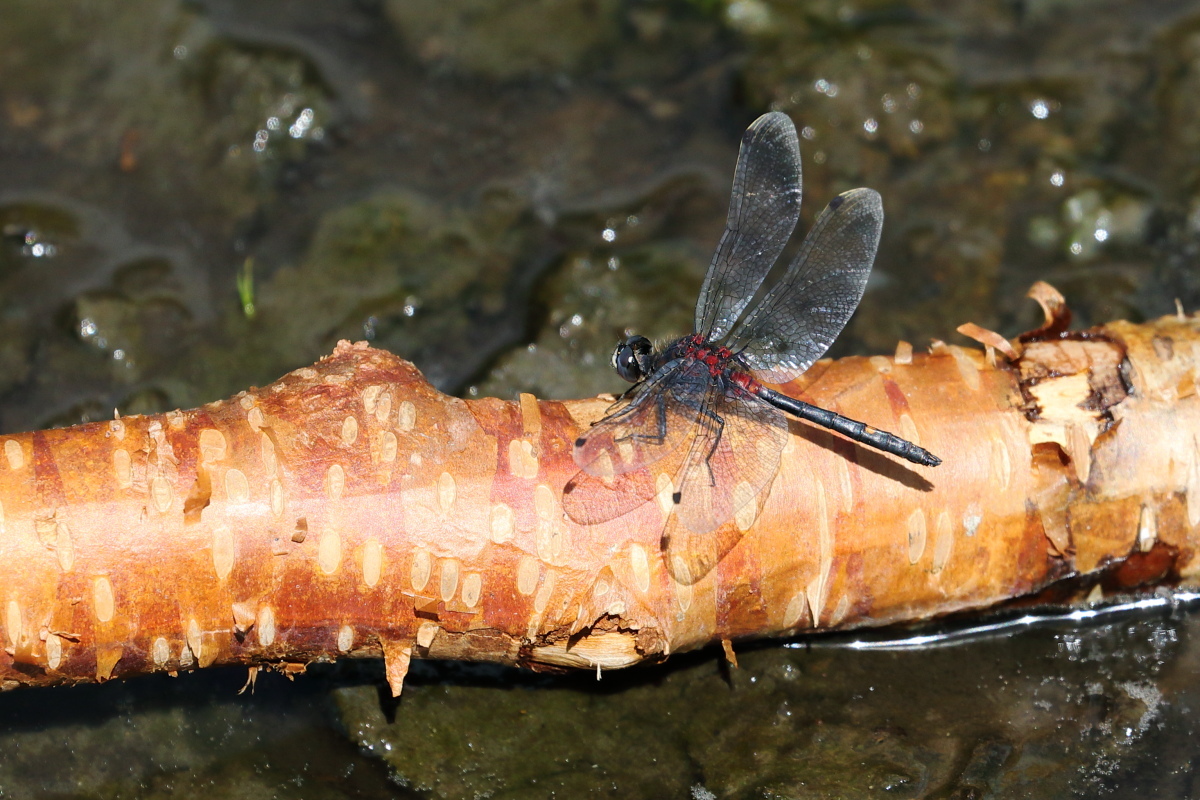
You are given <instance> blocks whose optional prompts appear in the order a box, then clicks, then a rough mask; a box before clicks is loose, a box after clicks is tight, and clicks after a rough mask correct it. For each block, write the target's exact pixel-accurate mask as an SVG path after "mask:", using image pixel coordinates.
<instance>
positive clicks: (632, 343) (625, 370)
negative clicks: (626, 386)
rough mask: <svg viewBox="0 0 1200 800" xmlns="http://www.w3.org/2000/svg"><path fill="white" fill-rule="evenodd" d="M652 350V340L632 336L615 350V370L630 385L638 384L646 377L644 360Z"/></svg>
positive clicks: (613, 355) (613, 363)
mask: <svg viewBox="0 0 1200 800" xmlns="http://www.w3.org/2000/svg"><path fill="white" fill-rule="evenodd" d="M650 349H651V347H650V340H649V339H647V338H646V337H645V336H630V337H629V338H628V339H626V340H625V341H623V342H621V343H620V344H618V345H617V348H616V349H615V350H613V354H612V365H613V369H615V370H616V371H617V374H618V375H620V376H621V377H622V378H624V379H625V380H627V381H629V382H630V383H637V382H638V381H640V380H641V379H642V378H644V377H646V371H645V364H644V360H645V358H646V356H647V355H649V353H650Z"/></svg>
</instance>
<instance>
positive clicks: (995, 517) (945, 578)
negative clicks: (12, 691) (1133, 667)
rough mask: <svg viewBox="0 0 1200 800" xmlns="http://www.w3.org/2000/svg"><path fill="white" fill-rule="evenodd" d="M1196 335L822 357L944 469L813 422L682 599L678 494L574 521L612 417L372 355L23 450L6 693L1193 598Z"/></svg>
mask: <svg viewBox="0 0 1200 800" xmlns="http://www.w3.org/2000/svg"><path fill="white" fill-rule="evenodd" d="M1043 299H1046V298H1045V297H1043ZM1050 299H1053V298H1050ZM1051 305H1053V303H1051ZM1047 313H1048V326H1050V325H1051V323H1052V322H1053V320H1052V317H1053V316H1054V313H1053V312H1052V311H1050V310H1048V312H1047ZM1198 327H1200V325H1198V323H1197V320H1196V318H1193V317H1180V316H1178V315H1176V316H1171V317H1169V318H1163V319H1161V320H1158V321H1156V322H1153V323H1148V324H1145V325H1133V324H1128V323H1123V322H1116V323H1112V324H1110V325H1106V326H1102V327H1100V328H1097V329H1094V330H1092V331H1088V332H1085V333H1082V334H1078V335H1073V336H1068V337H1066V338H1060V337H1059V335H1058V332H1057V331H1053V332H1052V333H1051V332H1048V331H1049V330H1050V329H1049V327H1048V328H1045V329H1042V332H1041V334H1042V340H1039V337H1038V336H1033V337H1029V338H1027V340H1026V341H1024V348H1023V350H1022V351H1021V354H1020V357H1019V358H1017V359H1015V360H1014V361H1012V362H1010V361H1009V360H1008V359H1006V358H1004V357H1002V356H993V358H991V359H987V358H985V356H984V354H983V353H981V352H978V351H975V350H971V349H965V348H961V347H957V346H953V345H945V344H941V345H940V346H938V347H936V348H934V354H932V355H930V354H921V353H917V354H914V355H912V357H911V363H907V362H908V360H909V359H908V353H907V348H897V352H898V353H900V351H901V350H902V349H903V350H904V353H903V354H902V355H901V357H899V358H892V357H880V356H876V357H874V358H870V359H867V358H847V359H843V360H841V361H836V362H821V363H819V364H818V365H816V366H815V367H814V368H813V369H812V370H810V371H809V373H808V374H806V375H805V376H804V378H803V379H802V381H800V382H798V383H797V384H796V385H794V386H792V387H788V388H789V389H790V391H791V392H792V393H795V394H797V395H798V396H800V397H802V398H803V399H805V400H807V401H809V402H813V403H816V404H819V405H822V406H825V407H828V408H832V409H834V410H836V411H839V412H841V413H844V414H847V415H851V416H853V417H855V418H857V419H862V420H865V421H867V422H869V423H870V424H872V425H877V426H879V427H882V428H885V429H889V430H893V431H896V432H897V433H899V434H901V435H903V436H905V437H906V438H909V439H912V440H913V441H915V442H917V443H919V444H921V445H922V446H924V447H926V448H928V449H930V450H931V451H932V452H934V453H936V454H937V455H939V456H941V457H942V459H943V460H944V463H943V465H942V466H941V467H939V468H937V469H926V468H920V467H913V466H911V465H909V464H907V463H903V462H899V461H897V460H895V459H892V458H890V457H888V456H884V455H880V454H878V453H875V452H872V451H868V450H865V449H863V448H860V447H858V446H855V445H853V444H851V443H849V442H847V441H844V440H842V439H840V438H838V437H837V436H836V435H835V434H831V433H828V432H825V431H821V430H814V429H812V428H809V427H806V426H803V425H799V424H797V425H796V426H794V427H793V435H792V436H791V438H790V441H789V444H788V446H787V448H786V450H785V452H784V455H783V459H782V463H781V465H780V469H779V474H778V477H777V479H776V481H775V483H774V485H773V487H772V489H771V491H770V494H769V497H767V498H766V500H765V502H764V503H762V505H761V511H760V513H759V514H758V515H757V517H754V515H753V514H746V513H740V514H738V515H737V517H736V519H734V520H731V521H730V522H729V523H728V524H727V525H726V526H725V528H724V529H723V530H722V532H721V534H720V540H721V541H723V542H726V543H727V544H729V545H731V549H729V550H728V552H727V553H726V554H725V555H724V557H723V558H722V559H721V560H720V562H719V563H717V565H716V567H715V568H714V569H712V570H711V572H709V573H708V574H707V575H705V576H704V577H703V578H701V579H700V580H698V581H696V582H695V583H694V584H690V585H689V584H685V583H680V582H679V581H678V580H677V578H678V577H680V576H679V573H678V572H673V571H672V570H671V569H668V565H667V564H666V563H665V560H664V550H663V547H662V543H661V541H660V535H661V533H662V530H663V524H664V517H663V509H662V507H661V506H660V505H659V504H658V503H656V502H650V503H648V504H646V505H645V506H643V507H641V508H639V509H637V510H635V511H634V512H632V513H630V514H628V515H626V516H625V517H623V518H620V519H617V520H614V521H612V522H609V523H605V524H601V525H596V526H592V527H590V528H588V527H583V526H580V525H578V524H576V523H575V522H573V521H571V520H570V519H568V518H566V517H565V516H564V514H563V512H562V505H561V496H562V490H563V486H564V484H565V483H566V481H567V480H568V479H570V478H571V476H572V475H573V474H574V472H575V466H574V464H573V462H572V460H571V442H572V441H573V440H574V439H575V438H576V436H577V435H578V433H579V431H580V429H581V427H582V426H585V425H586V424H587V423H588V422H589V421H591V420H594V419H596V418H597V417H598V416H599V415H600V414H601V413H602V412H603V411H604V409H605V407H606V406H607V402H606V401H602V400H585V401H577V402H566V403H560V402H549V401H536V400H535V399H534V398H532V397H528V396H522V398H521V399H520V401H519V402H513V403H508V402H502V401H499V400H492V399H485V400H475V401H465V400H458V399H454V398H449V397H446V396H443V395H441V394H439V393H437V392H436V391H434V390H433V389H432V388H431V387H430V386H429V385H428V384H427V383H426V382H425V381H424V380H423V378H422V377H421V376H420V374H419V373H418V372H417V371H416V370H415V369H414V368H413V367H412V365H410V364H408V363H407V362H404V361H402V360H401V359H399V358H396V357H394V356H392V355H389V354H387V353H385V352H382V351H378V350H373V349H370V348H368V347H366V346H365V345H350V344H346V343H343V344H341V345H339V346H338V348H337V350H336V351H335V352H334V353H333V354H332V355H331V356H329V357H327V358H325V359H323V360H322V361H321V362H319V363H318V364H316V365H314V366H313V367H306V368H303V369H300V370H297V371H295V372H293V373H291V374H289V375H286V376H284V377H283V378H281V379H280V380H279V381H277V382H276V383H273V384H271V385H270V386H267V387H264V388H262V389H256V390H252V391H249V392H243V393H242V394H239V395H238V396H236V397H234V398H232V399H230V400H228V401H222V402H217V403H211V404H209V405H207V406H204V407H202V408H199V409H196V410H193V411H176V412H172V413H169V414H164V415H160V416H154V417H126V418H122V419H119V420H113V421H110V422H104V423H95V424H90V425H81V426H78V427H74V428H69V429H65V430H49V431H39V432H34V433H24V434H15V435H6V436H3V437H0V611H2V614H0V624H2V625H3V631H2V637H3V645H4V650H3V652H2V653H0V682H2V685H3V686H4V687H6V688H11V687H15V686H19V685H30V684H38V685H44V684H53V683H66V682H77V681H96V680H106V679H109V678H113V677H119V676H128V675H135V674H140V673H145V672H152V671H161V670H170V671H176V670H184V669H193V668H200V667H206V666H209V665H212V664H228V663H244V664H249V665H271V664H274V665H283V666H284V667H285V668H287V669H289V670H293V671H294V670H295V669H297V668H298V666H297V665H302V664H304V663H307V662H310V661H313V660H318V659H332V658H337V657H341V656H345V655H350V656H372V657H383V658H384V659H385V661H386V664H387V674H388V680H389V682H390V683H391V684H392V687H393V689H394V691H397V692H398V691H399V690H400V688H401V685H402V682H403V679H404V675H405V673H406V671H407V669H408V664H409V660H410V658H427V657H434V658H457V659H474V660H487V661H496V662H502V663H508V664H518V665H522V666H526V667H532V668H564V667H569V668H584V669H596V668H603V669H612V668H617V667H624V666H628V665H631V664H635V663H638V662H641V661H645V660H648V659H660V658H663V657H665V656H667V655H668V654H670V653H673V652H677V651H680V650H685V649H689V648H694V647H698V646H701V645H704V644H707V643H710V642H717V641H721V642H723V643H726V644H728V643H729V642H736V641H737V640H738V639H741V638H745V637H754V636H770V635H776V634H785V633H793V632H797V631H806V630H812V629H827V628H833V627H848V626H861V625H882V624H887V623H889V622H893V621H900V620H914V619H920V618H926V617H930V616H934V615H938V614H944V613H947V612H951V611H957V610H961V609H969V608H983V607H986V606H989V605H992V604H994V603H997V602H1001V601H1004V600H1006V599H1009V598H1012V597H1014V596H1017V595H1021V594H1025V593H1029V592H1034V591H1037V590H1039V589H1041V588H1042V587H1045V586H1047V585H1048V584H1050V583H1051V582H1053V581H1055V580H1058V579H1061V578H1064V577H1068V576H1072V575H1076V574H1080V573H1085V572H1089V571H1095V570H1101V569H1109V570H1110V571H1114V570H1115V574H1116V575H1117V578H1118V579H1119V580H1121V581H1124V582H1125V583H1126V584H1130V583H1136V582H1139V581H1143V582H1154V581H1158V580H1161V579H1164V578H1171V579H1176V578H1181V579H1182V580H1184V581H1193V580H1194V579H1195V575H1196V572H1197V559H1196V541H1197V536H1198V534H1197V528H1196V526H1197V524H1200V445H1198V441H1200V398H1198V397H1197V392H1196V386H1197V384H1196V381H1197V363H1198V361H1200V331H1198ZM743 529H744V530H743ZM667 552H668V553H669V552H670V551H667ZM1117 566H1119V569H1116V567H1117ZM730 652H731V651H730Z"/></svg>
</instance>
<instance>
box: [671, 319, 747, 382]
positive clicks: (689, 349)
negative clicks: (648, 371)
mask: <svg viewBox="0 0 1200 800" xmlns="http://www.w3.org/2000/svg"><path fill="white" fill-rule="evenodd" d="M658 358H659V362H658V363H657V364H656V365H655V366H662V365H664V364H668V363H670V362H672V361H691V362H699V363H701V364H703V365H704V366H705V367H706V368H707V369H708V374H709V376H710V377H711V378H712V380H714V381H717V382H719V383H722V384H725V385H734V386H738V387H741V388H742V389H745V390H747V391H751V392H753V391H755V390H756V389H757V388H758V385H759V384H758V382H757V381H755V380H754V378H753V377H751V376H750V373H749V371H748V370H747V369H746V365H745V364H744V363H742V360H741V359H740V358H738V356H737V354H736V353H735V352H733V351H732V350H730V349H729V348H728V347H725V346H723V345H719V344H716V343H714V342H709V341H706V340H705V339H704V337H703V335H701V334H699V333H693V334H692V335H690V336H684V337H683V338H682V339H678V340H676V341H675V342H672V343H671V344H670V345H668V346H667V348H666V349H665V350H664V351H663V352H662V354H661V355H659V356H658Z"/></svg>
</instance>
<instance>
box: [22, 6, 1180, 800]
mask: <svg viewBox="0 0 1200 800" xmlns="http://www.w3.org/2000/svg"><path fill="white" fill-rule="evenodd" d="M1198 98H1200V3H1197V2H1167V1H1166V0H1163V1H1161V2H1105V1H1104V0H1087V1H1085V0H1040V1H1035V0H1027V1H1026V2H1021V1H1020V0H1010V1H1009V2H980V3H958V2H950V1H949V0H943V1H942V2H935V1H932V0H930V1H929V2H883V1H881V0H862V2H857V3H841V2H814V3H786V2H782V0H737V1H736V2H734V1H732V0H692V1H691V2H684V1H683V0H679V2H666V1H663V2H653V1H652V0H643V1H642V2H637V1H636V0H531V1H530V2H525V3H497V2H487V1H486V0H466V1H464V2H458V3H445V2H435V1H434V0H420V1H419V2H418V1H411V0H410V1H408V2H405V1H404V0H390V1H387V0H292V1H291V2H285V1H284V0H275V1H273V2H259V3H253V4H250V3H238V2H233V1H232V0H227V1H224V2H223V1H220V0H211V1H209V2H173V1H172V0H125V2H121V3H106V4H105V3H94V2H84V0H63V1H62V2H57V3H53V4H49V3H44V2H35V1H34V0H4V2H3V3H0V234H2V239H0V432H12V431H20V430H29V429H34V428H40V427H46V426H52V425H66V424H72V423H76V422H80V421H85V420H92V419H101V418H107V417H109V416H110V415H111V414H112V410H113V408H119V409H120V410H121V411H122V413H139V412H157V411H164V410H169V409H172V408H187V407H191V406H195V405H198V404H200V403H203V402H207V401H209V400H213V399H216V398H220V397H225V396H228V395H230V394H232V393H234V392H236V391H238V390H240V389H243V388H246V387H247V386H250V385H262V384H265V383H267V382H270V381H271V380H273V379H274V378H276V377H278V376H279V375H280V374H282V373H284V372H286V371H288V370H291V369H293V368H295V367H298V366H301V365H304V364H307V363H309V362H311V361H313V360H315V359H316V358H317V357H319V356H320V355H322V354H324V353H327V352H329V350H330V349H331V348H332V346H333V344H334V343H335V342H336V341H337V340H338V339H340V338H351V339H363V338H367V339H370V340H372V342H373V343H374V344H376V345H377V346H380V347H385V348H388V349H390V350H392V351H394V352H396V353H399V354H400V355H403V356H405V357H407V358H410V359H412V360H414V361H415V362H416V363H417V364H418V365H419V366H420V367H421V368H422V369H423V370H424V371H425V372H426V374H427V375H428V376H429V377H430V378H431V379H432V380H434V381H435V382H436V383H437V385H438V386H439V387H440V388H442V389H444V390H446V391H449V392H454V393H459V394H463V395H466V396H473V395H497V396H502V397H512V396H514V395H515V393H516V392H518V391H530V392H534V393H536V394H538V395H539V396H543V397H552V398H566V397H577V396H584V395H588V394H592V393H595V392H599V391H611V390H614V389H619V388H620V387H619V386H617V385H616V383H617V380H616V379H615V378H614V377H613V376H612V375H611V373H610V371H609V370H608V369H607V357H608V352H609V350H610V348H611V346H612V343H613V342H614V341H616V340H617V339H618V338H619V337H620V336H622V335H623V334H624V332H625V330H626V328H631V329H635V330H637V331H638V332H641V333H645V334H647V335H651V336H659V337H663V336H667V335H671V334H678V333H680V332H683V331H685V330H686V329H687V328H688V325H689V324H690V321H691V309H692V306H693V304H694V298H695V296H696V290H697V289H698V287H699V283H700V280H701V278H702V276H703V272H704V269H705V267H706V266H707V262H708V258H709V255H710V253H711V250H712V248H713V246H714V245H715V243H716V240H717V238H718V236H719V233H720V230H721V227H722V224H723V220H724V215H725V211H726V203H727V199H728V191H729V182H730V176H731V173H732V168H733V162H734V158H735V155H736V148H737V142H738V140H739V137H740V134H741V131H742V130H743V129H744V128H745V126H746V125H747V124H748V123H749V122H750V121H751V120H753V119H754V117H756V116H757V115H758V114H760V113H762V112H763V111H765V110H767V109H770V108H777V109H780V110H783V111H785V112H787V113H789V114H790V115H791V116H792V118H793V119H794V120H795V121H796V124H797V127H798V128H800V129H801V130H802V137H803V138H802V142H801V143H802V149H803V156H804V171H805V196H806V198H807V202H806V204H805V212H804V216H803V221H802V225H806V224H807V223H808V222H809V221H811V219H812V218H813V216H814V215H815V213H816V212H817V211H818V210H819V209H820V208H821V207H822V206H823V205H824V203H825V202H826V201H827V200H828V199H829V198H831V197H833V196H834V194H836V193H837V192H839V191H842V190H845V189H848V188H851V187H854V186H860V185H863V186H871V187H873V188H875V189H877V190H879V191H880V192H881V193H882V195H883V198H884V204H885V209H886V213H887V220H886V223H885V227H884V236H883V242H882V245H881V252H880V255H879V258H878V260H877V262H876V270H875V274H874V276H873V278H872V283H871V285H870V286H869V287H868V291H867V295H866V297H865V298H864V300H863V304H862V307H861V310H860V311H859V312H858V314H857V315H856V316H855V317H854V319H853V320H852V321H851V323H850V325H849V327H848V328H847V331H846V333H845V335H844V336H843V337H842V339H841V340H840V341H839V342H838V344H837V345H836V347H835V350H834V355H839V354H846V353H851V352H857V353H874V352H884V353H887V352H891V351H892V349H893V348H894V347H895V343H896V341H897V339H900V338H903V339H906V340H908V341H911V342H913V343H915V344H916V345H917V346H923V345H924V344H925V343H927V342H928V341H929V339H930V338H931V337H937V338H943V339H946V340H949V341H957V342H960V343H963V342H962V340H961V339H959V338H958V337H957V334H955V333H954V329H955V327H956V326H957V325H958V324H959V323H961V322H964V321H968V320H970V321H974V322H976V323H979V324H981V325H983V326H985V327H989V328H993V329H996V330H999V331H1001V332H1003V333H1005V334H1007V335H1012V334H1015V333H1017V332H1019V331H1021V330H1024V329H1027V328H1029V327H1032V326H1033V325H1035V324H1036V322H1037V319H1038V314H1037V311H1036V309H1035V308H1034V307H1033V306H1032V304H1031V303H1030V302H1029V301H1027V300H1024V299H1023V297H1022V296H1023V294H1024V291H1025V289H1026V288H1027V287H1028V286H1029V284H1031V283H1032V282H1033V281H1034V280H1038V279H1043V280H1048V281H1050V282H1051V283H1053V284H1054V285H1056V286H1057V287H1058V288H1059V289H1060V290H1061V291H1062V292H1063V293H1064V294H1065V295H1066V297H1067V299H1068V301H1069V303H1070V305H1071V307H1072V309H1073V310H1074V311H1075V314H1076V319H1077V321H1078V322H1079V323H1080V324H1089V323H1093V322H1103V321H1106V320H1109V319H1114V318H1126V319H1133V320H1141V319H1147V318H1152V317H1155V316H1159V315H1162V314H1166V313H1170V312H1172V311H1174V309H1175V301H1176V299H1178V300H1179V301H1181V302H1182V303H1183V305H1184V306H1185V307H1186V308H1188V309H1195V308H1197V307H1200V280H1198V277H1197V270H1196V265H1197V259H1198V253H1200V100H1198ZM251 305H252V310H251V308H250V306H251ZM0 591H2V589H0ZM1194 636H1197V626H1196V625H1195V624H1194V622H1193V621H1192V618H1191V617H1190V616H1188V615H1186V614H1184V615H1174V616H1154V615H1145V616H1143V617H1141V618H1138V619H1133V620H1126V621H1123V622H1119V623H1112V624H1105V625H1099V626H1096V625H1093V626H1088V627H1079V628H1072V627H1070V626H1065V627H1060V628H1055V629H1049V630H1046V629H1043V630H1036V631H1030V632H1025V633H1020V634H1015V635H1010V636H1005V637H992V638H990V639H985V640H983V641H979V642H976V643H974V644H970V645H963V646H959V647H955V648H949V649H939V650H930V651H920V652H886V653H859V652H850V651H847V650H844V649H826V648H818V649H811V650H805V649H783V648H780V647H777V646H772V647H766V648H763V649H759V650H756V651H754V652H751V653H747V654H744V655H743V656H742V658H741V665H742V666H741V669H738V670H728V669H727V668H725V667H724V666H723V665H722V663H721V662H720V660H719V659H718V657H717V656H716V655H715V654H711V653H706V654H699V655H697V656H693V657H688V658H680V659H675V660H673V661H672V663H671V664H669V665H668V666H666V667H660V668H653V669H645V670H633V671H630V672H627V673H625V674H622V675H616V674H609V675H606V676H605V677H604V680H603V681H602V682H601V683H600V684H599V685H597V684H596V683H595V681H594V677H593V676H576V677H573V678H568V679H561V680H547V679H543V678H534V677H530V676H528V675H523V674H520V673H517V672H503V671H502V672H495V671H491V670H478V669H474V668H462V667H458V666H454V665H440V666H439V665H433V666H429V665H422V666H420V667H418V668H417V669H416V670H415V673H414V675H413V676H412V678H411V679H410V683H409V686H408V688H407V689H406V691H405V694H404V697H403V700H402V701H401V702H400V703H399V704H393V703H391V702H387V701H385V702H381V700H380V695H379V692H378V686H379V685H380V683H381V682H382V669H381V668H380V667H379V665H377V664H363V665H352V666H349V667H335V668H319V669H315V670H313V671H312V673H310V674H309V675H307V676H305V677H302V678H300V679H299V680H298V681H297V682H295V683H288V682H286V681H285V680H284V679H283V678H279V677H277V676H264V677H263V679H262V680H260V682H259V685H258V690H257V693H256V694H255V695H253V696H252V697H251V696H249V695H243V696H240V697H239V696H235V695H234V692H235V691H236V690H237V689H238V688H239V687H240V686H241V684H242V682H243V680H244V673H240V672H235V671H223V670H214V671H211V672H206V673H205V674H190V675H184V676H182V677H180V678H178V679H174V680H172V679H169V678H165V677H163V678H151V679H146V680H140V681H132V682H130V683H128V684H124V685H118V684H110V685H107V686H101V687H88V688H82V689H69V690H49V691H28V692H12V693H8V694H6V695H3V696H0V798H8V797H21V798H24V797H39V796H40V797H159V796H162V797H165V796H173V797H192V796H205V797H212V796H222V797H223V796H229V797H240V796H246V797H266V796H274V797H297V798H301V797H303V798H314V797H315V798H323V797H345V796H352V797H359V796H361V797H387V796H401V797H444V798H468V797H495V798H523V797H535V798H540V797H584V796H600V797H621V798H639V797H646V798H669V797H678V798H707V797H721V798H726V797H728V798H835V797H876V796H878V797H903V798H909V797H938V798H983V797H1033V798H1054V797H1064V796H1073V795H1074V796H1081V797H1149V796H1162V797H1193V796H1200V787H1193V773H1194V771H1195V764H1196V763H1197V759H1198V758H1200V745H1198V744H1196V733H1197V730H1196V728H1197V724H1196V723H1195V722H1194V721H1193V716H1194V715H1193V714H1192V707H1193V706H1196V707H1200V697H1198V691H1200V682H1198V681H1197V670H1198V669H1200V652H1198V649H1197V647H1194V646H1193V645H1195V644H1196V643H1197V639H1194V638H1193V637H1194Z"/></svg>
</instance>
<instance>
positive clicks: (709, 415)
mask: <svg viewBox="0 0 1200 800" xmlns="http://www.w3.org/2000/svg"><path fill="white" fill-rule="evenodd" d="M700 419H701V420H705V419H707V420H708V422H701V424H702V425H706V427H708V428H709V429H710V430H711V429H712V428H713V427H714V426H715V427H716V435H715V436H713V442H712V447H710V448H708V453H707V454H706V455H705V456H704V467H705V468H706V469H707V470H708V485H709V486H716V485H717V478H716V476H715V475H713V470H712V457H713V456H714V455H716V452H717V447H718V446H719V445H720V444H721V436H722V435H723V434H724V433H725V418H724V417H722V416H721V415H720V414H718V413H717V412H715V411H713V410H712V409H711V408H707V407H705V408H702V409H700Z"/></svg>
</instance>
